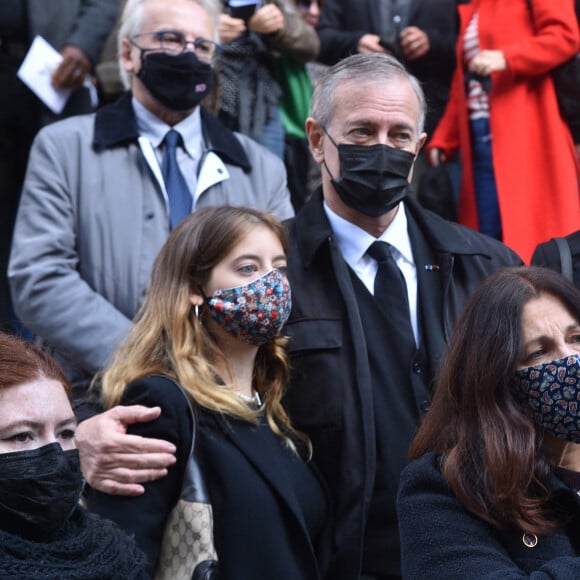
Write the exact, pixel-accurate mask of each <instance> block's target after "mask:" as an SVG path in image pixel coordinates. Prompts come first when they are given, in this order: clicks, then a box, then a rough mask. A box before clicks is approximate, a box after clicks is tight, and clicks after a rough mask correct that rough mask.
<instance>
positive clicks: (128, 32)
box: [117, 0, 222, 89]
mask: <svg viewBox="0 0 580 580" xmlns="http://www.w3.org/2000/svg"><path fill="white" fill-rule="evenodd" d="M191 1H192V2H195V3H196V4H199V5H200V6H201V7H202V8H204V9H205V11H206V12H207V13H208V14H209V17H210V19H211V22H212V24H213V29H214V38H213V40H214V41H215V42H218V43H219V18H220V14H221V13H222V4H221V1H220V0H191ZM146 2H147V0H127V3H126V4H125V8H124V10H123V13H122V14H121V24H120V26H119V33H118V35H117V54H118V58H119V72H120V75H121V81H122V83H123V86H124V87H125V88H126V89H130V88H131V76H130V75H129V73H128V72H127V71H126V70H125V67H123V64H122V63H121V45H122V43H123V39H124V38H131V37H132V36H134V35H135V34H139V33H140V32H141V27H142V25H143V11H144V9H145V4H146ZM168 2H171V0H168Z"/></svg>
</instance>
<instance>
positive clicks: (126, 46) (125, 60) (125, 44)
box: [120, 38, 137, 73]
mask: <svg viewBox="0 0 580 580" xmlns="http://www.w3.org/2000/svg"><path fill="white" fill-rule="evenodd" d="M132 48H133V46H132V45H131V43H130V42H129V39H128V38H123V40H122V41H121V53H120V57H121V58H120V61H121V64H122V65H123V68H124V69H125V70H126V71H127V72H128V73H135V72H137V71H136V70H135V65H134V63H133V60H132V59H131V50H132Z"/></svg>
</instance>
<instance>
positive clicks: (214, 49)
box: [130, 30, 221, 61]
mask: <svg viewBox="0 0 580 580" xmlns="http://www.w3.org/2000/svg"><path fill="white" fill-rule="evenodd" d="M138 39H139V40H140V41H141V42H142V43H143V44H146V45H147V46H141V44H139V43H138V42H137V40H138ZM130 40H131V43H132V44H134V45H135V46H136V47H137V48H140V49H141V50H163V51H164V52H171V53H174V54H179V53H181V52H185V50H187V47H188V46H189V45H191V46H193V51H194V52H195V54H196V55H197V57H198V58H200V59H202V60H207V61H210V60H212V59H213V58H214V57H215V55H216V54H217V53H219V51H220V49H221V46H220V45H219V44H217V43H216V42H213V41H212V40H207V38H196V39H195V40H187V38H185V35H184V34H183V33H182V32H179V31H178V30H158V31H157V32H143V33H141V34H135V35H134V36H133V37H132V38H131V39H130Z"/></svg>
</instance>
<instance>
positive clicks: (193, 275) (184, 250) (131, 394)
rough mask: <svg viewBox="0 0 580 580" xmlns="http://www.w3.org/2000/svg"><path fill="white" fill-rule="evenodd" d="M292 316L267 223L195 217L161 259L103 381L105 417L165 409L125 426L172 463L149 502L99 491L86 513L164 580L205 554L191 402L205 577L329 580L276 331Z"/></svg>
mask: <svg viewBox="0 0 580 580" xmlns="http://www.w3.org/2000/svg"><path fill="white" fill-rule="evenodd" d="M290 306H291V295H290V287H289V285H288V280H287V278H286V237H285V231H284V228H283V226H282V225H281V224H280V223H279V222H277V221H276V220H275V219H274V218H273V217H271V216H270V215H268V214H265V213H261V212H258V211H254V210H251V209H246V208H234V207H223V206H222V207H209V208H203V209H200V210H198V211H196V212H195V213H193V214H192V215H190V216H189V217H188V218H186V219H185V220H184V221H183V222H182V223H181V224H180V225H179V226H178V227H177V228H176V229H175V230H174V231H173V232H172V233H171V235H170V236H169V238H168V239H167V241H166V243H165V244H164V246H163V248H162V249H161V252H160V253H159V255H158V257H157V259H156V261H155V264H154V266H153V272H152V276H151V285H150V289H149V292H148V295H147V297H146V299H145V302H144V304H143V306H142V308H141V310H140V311H139V314H138V315H137V319H136V321H135V326H134V328H133V329H132V331H131V333H130V334H129V336H128V338H127V340H126V342H125V343H124V345H123V346H121V348H120V349H119V350H118V351H117V353H116V356H115V359H114V361H113V363H112V365H111V366H110V367H109V368H108V370H106V372H105V373H104V376H103V394H104V398H105V402H106V404H107V406H108V407H112V406H114V405H117V404H119V403H121V404H125V405H134V404H140V405H145V406H147V407H155V406H159V407H161V410H162V412H161V415H160V416H159V418H158V419H156V420H155V421H152V422H150V423H144V424H137V425H132V426H131V428H130V429H129V430H130V432H131V433H134V434H138V435H142V436H146V437H153V438H157V439H164V440H166V441H170V442H171V443H173V444H174V445H175V447H176V449H177V452H176V458H177V462H176V464H175V465H173V466H171V467H170V468H169V469H168V473H167V476H166V477H164V478H162V479H160V480H158V481H154V482H151V483H146V484H145V486H144V487H145V493H144V494H143V495H141V496H138V497H118V496H112V495H108V494H105V493H101V492H95V493H93V494H91V495H90V497H89V505H90V507H91V509H94V510H96V511H97V512H99V513H101V514H103V515H106V516H108V517H110V518H111V519H113V520H114V521H116V522H118V523H119V524H120V525H121V527H123V528H124V529H126V530H129V531H130V532H131V533H133V534H134V535H135V537H136V540H137V542H138V543H139V545H140V546H141V547H142V548H143V550H144V551H145V552H146V554H147V556H148V558H149V568H150V573H151V574H152V575H153V574H154V573H155V577H156V578H171V580H175V579H177V578H188V579H190V578H192V572H193V570H194V569H196V568H199V567H198V566H197V564H193V565H192V566H191V568H188V566H189V565H190V564H188V563H187V562H185V563H184V564H183V566H181V565H180V571H179V574H178V573H177V572H175V571H174V570H175V569H176V568H175V566H176V565H177V564H178V561H179V560H180V559H181V558H180V556H181V555H183V556H184V557H187V556H188V555H191V554H193V552H194V551H196V550H197V549H198V544H199V541H198V540H199V539H195V533H196V532H195V525H196V518H197V516H196V515H195V514H193V515H188V514H189V513H190V511H191V510H190V508H189V507H187V506H184V504H183V502H181V501H180V500H181V499H182V498H183V495H182V491H183V490H184V481H188V480H187V479H186V475H187V476H189V473H190V471H189V467H188V465H191V464H190V463H189V459H190V450H191V444H192V437H193V429H194V427H193V425H192V421H191V416H190V414H189V412H188V411H189V407H188V404H187V400H186V399H185V397H184V393H185V394H186V396H187V397H188V398H189V400H190V402H191V404H192V406H193V411H194V413H195V420H194V422H195V424H196V427H195V430H196V436H195V451H196V456H197V457H198V458H199V463H198V465H201V472H202V475H203V478H204V480H205V486H206V488H207V492H208V496H209V498H208V499H209V501H210V503H211V507H212V512H213V514H212V516H213V540H214V542H215V552H212V550H210V552H212V555H211V559H209V560H207V562H208V563H209V565H207V567H208V568H210V570H213V571H214V572H213V573H215V569H216V567H217V568H219V577H220V578H224V579H227V580H237V579H240V580H241V579H243V580H245V579H262V578H264V579H266V578H276V580H317V579H319V578H321V577H322V571H321V570H322V568H323V565H322V560H321V559H320V558H319V556H320V554H321V552H320V548H321V546H322V545H323V544H324V542H323V541H322V539H323V538H324V537H326V535H325V533H324V532H325V530H326V528H327V526H326V515H327V509H326V496H325V493H324V490H323V488H322V486H321V483H320V482H319V480H318V478H317V477H316V476H315V474H314V473H313V472H312V471H311V469H310V467H309V466H308V465H307V462H306V460H307V459H308V458H309V457H310V442H309V441H308V440H307V439H306V438H305V437H304V436H303V435H301V434H300V433H298V432H296V431H295V430H294V429H293V428H292V426H291V424H290V421H289V419H288V416H287V415H286V412H285V411H284V409H283V407H282V405H281V398H282V395H283V393H284V390H285V387H286V383H287V381H288V373H289V362H288V357H287V354H286V350H285V345H286V342H287V339H286V338H285V337H283V336H282V335H281V334H280V330H281V328H282V327H283V325H284V323H285V321H286V319H287V318H288V315H289V313H290ZM176 383H177V385H176ZM179 386H180V387H181V389H179ZM180 391H181V392H180ZM186 468H187V469H186ZM190 503H193V502H190ZM176 507H177V509H178V510H181V509H182V508H183V510H185V511H183V519H181V520H180V522H181V524H182V531H184V532H185V533H182V534H181V537H177V535H176V536H175V537H174V541H175V554H173V555H172V554H171V553H170V554H168V553H167V551H166V550H165V547H166V546H167V542H166V541H164V534H167V531H166V529H167V525H168V518H170V517H174V515H175V509H174V508H176ZM197 519H199V518H197ZM188 530H189V531H188ZM189 532H191V533H189ZM210 532H211V530H210ZM188 536H191V538H190V539H191V543H190V544H187V541H186V537H188ZM165 537H166V538H167V536H165ZM216 555H217V566H216V565H215V562H214V561H215V559H216ZM202 564H203V563H202ZM203 566H204V567H206V564H203ZM199 569H201V568H199ZM198 573H199V572H198ZM193 577H194V578H197V577H198V576H195V575H194V576H193ZM203 577H204V578H206V576H203ZM210 577H214V578H215V576H210Z"/></svg>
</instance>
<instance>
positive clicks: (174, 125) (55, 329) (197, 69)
mask: <svg viewBox="0 0 580 580" xmlns="http://www.w3.org/2000/svg"><path fill="white" fill-rule="evenodd" d="M220 10H221V6H220V4H219V2H215V1H213V0H172V1H171V2H166V1H164V0H129V1H128V2H127V4H126V6H125V10H124V12H123V15H122V21H121V26H120V30H119V63H120V67H121V72H122V76H123V77H124V82H125V83H126V86H127V88H129V89H130V92H129V93H127V94H126V95H124V96H123V97H121V99H120V100H118V101H117V102H116V103H113V104H112V105H109V106H107V107H103V108H102V109H101V110H99V111H98V112H97V113H96V115H87V116H82V117H76V118H72V119H68V120H66V121H63V122H59V123H56V124H54V125H52V126H50V127H47V128H46V129H44V130H43V131H41V132H40V134H39V135H38V137H37V138H36V140H35V143H34V145H33V147H32V152H31V155H30V161H29V167H28V172H27V176H26V179H25V184H24V190H23V194H22V200H21V203H20V207H19V212H18V217H17V223H16V230H15V236H14V242H13V248H12V253H11V259H10V266H9V279H10V283H11V290H12V294H13V297H14V302H15V308H16V311H17V314H18V315H19V317H20V318H21V320H22V321H23V322H24V324H25V325H26V326H28V327H29V328H31V329H32V330H33V331H34V332H35V333H36V334H37V335H38V336H39V337H40V338H42V339H43V340H44V341H45V342H46V343H47V344H48V345H50V346H51V347H53V348H54V349H55V350H56V351H57V354H58V355H59V356H60V358H61V359H62V362H64V363H65V365H66V367H67V368H68V370H69V373H70V375H71V378H72V379H73V380H74V381H75V382H77V383H78V385H79V387H82V386H84V385H86V384H87V379H89V378H90V377H92V376H93V375H94V373H95V372H96V371H98V370H99V369H100V368H102V367H103V365H104V364H105V362H106V361H107V359H108V358H109V356H110V354H111V353H112V351H113V350H114V348H115V347H116V346H117V344H118V343H119V342H120V341H121V340H122V339H123V338H124V337H125V335H126V334H127V332H128V330H129V328H130V327H131V324H132V322H131V319H132V318H133V316H134V315H135V313H136V312H137V309H138V307H139V306H140V304H141V301H142V299H143V297H144V295H145V292H146V291H147V286H148V282H149V273H150V270H151V266H152V263H153V260H154V258H155V256H156V254H157V252H158V250H159V248H160V247H161V245H162V244H163V242H164V241H165V239H166V238H167V236H168V235H169V232H170V230H171V229H173V228H174V227H175V225H176V224H177V223H178V222H179V221H180V220H181V219H182V218H184V217H185V216H186V215H187V214H189V213H190V212H191V211H195V210H196V209H197V208H199V207H204V206H209V205H237V206H249V207H253V208H256V209H259V210H263V211H269V212H271V213H273V214H275V215H276V216H277V217H278V218H280V219H284V218H288V217H290V216H292V214H293V211H292V206H291V204H290V198H289V194H288V190H287V188H286V172H285V169H284V166H283V164H282V162H281V161H280V160H279V159H278V158H277V157H275V156H274V155H272V154H270V153H269V152H268V151H266V150H265V149H264V148H262V147H261V146H259V145H257V144H256V143H255V142H253V141H251V140H250V139H249V138H246V137H244V136H242V135H239V134H237V133H232V132H231V131H229V130H228V129H226V128H225V127H224V126H223V125H221V124H220V123H219V121H217V120H216V119H215V118H214V117H212V116H211V115H210V114H209V113H208V112H207V111H206V110H204V109H203V108H202V107H200V103H201V101H202V100H203V98H204V97H205V96H206V95H207V94H208V93H209V92H210V91H211V88H212V84H213V80H214V68H213V66H214V62H215V59H216V58H217V55H218V52H219V46H218V44H217V41H218V38H217V36H216V30H217V27H216V23H217V20H218V17H219V12H220ZM82 395H84V389H83V388H79V390H78V392H77V393H76V397H77V399H78V398H79V396H82Z"/></svg>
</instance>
